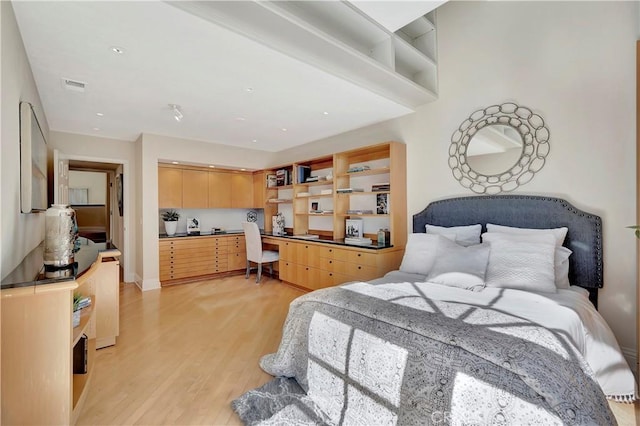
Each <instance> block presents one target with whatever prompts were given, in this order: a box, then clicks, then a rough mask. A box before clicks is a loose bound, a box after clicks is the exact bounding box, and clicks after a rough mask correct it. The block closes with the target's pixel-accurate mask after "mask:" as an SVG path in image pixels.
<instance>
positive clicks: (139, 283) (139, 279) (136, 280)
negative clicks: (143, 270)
mask: <svg viewBox="0 0 640 426" xmlns="http://www.w3.org/2000/svg"><path fill="white" fill-rule="evenodd" d="M134 275H135V277H134V279H133V280H132V281H133V282H134V284H135V285H136V286H137V287H138V289H139V290H140V291H142V277H141V276H140V275H138V274H134Z"/></svg>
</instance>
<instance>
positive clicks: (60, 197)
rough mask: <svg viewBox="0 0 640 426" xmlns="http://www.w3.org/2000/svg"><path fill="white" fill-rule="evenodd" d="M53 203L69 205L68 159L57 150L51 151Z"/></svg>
mask: <svg viewBox="0 0 640 426" xmlns="http://www.w3.org/2000/svg"><path fill="white" fill-rule="evenodd" d="M53 201H54V203H55V204H65V205H66V204H69V159H67V158H65V156H64V154H62V153H61V152H60V151H58V150H57V149H54V150H53Z"/></svg>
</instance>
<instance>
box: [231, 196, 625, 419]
mask: <svg viewBox="0 0 640 426" xmlns="http://www.w3.org/2000/svg"><path fill="white" fill-rule="evenodd" d="M427 225H429V231H428V232H426V231H427ZM478 225H479V226H478ZM488 227H489V228H490V229H491V231H490V232H488V233H487V234H484V232H485V231H487V228H488ZM501 227H515V228H519V229H517V230H514V231H512V230H511V228H501ZM468 228H473V232H474V235H473V238H476V233H477V235H478V237H477V238H478V239H479V235H480V233H481V234H482V235H483V240H484V239H486V242H483V243H482V244H479V241H478V244H476V243H475V242H468V243H465V242H464V241H463V240H464V234H465V233H467V229H468ZM522 228H526V229H533V230H543V231H541V232H538V231H527V233H526V235H525V236H522V235H516V236H513V235H511V234H512V233H516V234H522V232H524V231H522ZM563 228H567V229H566V230H565V231H563V232H566V236H565V235H563V236H562V238H561V239H560V238H559V237H558V236H557V232H556V231H557V230H559V229H563ZM504 229H507V230H506V231H504ZM459 230H461V231H459ZM547 230H553V232H552V235H551V236H549V235H548V234H549V232H548V231H547ZM413 231H414V234H412V235H410V238H409V243H408V245H407V249H406V252H405V257H404V258H403V263H402V265H401V267H400V269H399V270H398V271H393V272H390V273H388V274H386V275H385V276H384V277H381V278H379V279H376V280H373V281H370V282H366V283H364V282H362V283H347V284H344V285H342V286H339V287H333V288H328V289H323V290H319V291H315V292H312V293H309V294H306V295H304V296H302V297H300V298H298V299H296V300H295V301H293V302H292V303H291V306H290V310H289V315H288V317H287V319H286V321H285V325H284V328H283V338H282V342H281V344H280V347H279V348H278V351H277V352H276V353H274V354H269V355H265V356H264V357H263V358H262V360H261V362H260V366H261V367H262V369H263V370H265V371H266V372H267V373H269V374H272V375H273V376H275V378H274V379H273V380H272V381H270V382H268V383H267V384H265V385H264V386H262V387H260V388H258V389H255V390H252V391H249V392H247V393H246V394H244V395H242V396H240V397H239V398H238V399H236V400H235V401H234V402H233V403H232V405H233V408H234V410H235V411H236V412H237V413H238V415H239V416H240V418H241V420H242V421H243V422H244V423H245V424H265V425H267V424H293V423H295V424H433V425H438V424H494V423H497V424H615V423H616V421H615V418H614V416H613V414H612V413H611V411H610V409H609V407H608V404H607V398H610V399H614V400H617V401H627V402H631V401H634V400H635V398H636V384H635V381H634V378H633V374H632V373H631V371H630V370H629V368H628V365H627V363H626V361H625V360H624V358H623V356H622V354H621V353H620V350H619V347H618V345H617V342H616V341H615V338H614V337H613V334H612V332H611V330H610V329H609V328H608V326H607V325H606V323H605V322H604V320H602V317H601V316H600V315H599V314H598V313H597V311H596V306H597V292H598V289H599V288H601V287H602V285H603V256H602V223H601V219H600V218H599V217H598V216H596V215H592V214H589V213H586V212H583V211H581V210H579V209H577V208H575V207H573V206H572V205H571V204H570V203H568V202H567V201H565V200H562V199H558V198H550V197H539V196H521V195H507V196H479V197H462V198H453V199H447V200H442V201H436V202H433V203H431V204H430V205H429V206H427V208H425V210H423V211H422V212H420V213H418V214H416V215H415V216H414V217H413ZM499 231H502V232H503V233H504V234H508V235H506V236H505V235H504V234H502V235H498V236H496V235H495V234H496V233H499V234H500V233H501V232H499ZM425 232H426V234H427V235H422V234H425ZM488 234H493V235H488ZM534 234H535V235H534ZM458 237H460V239H459V238H458ZM416 241H418V242H420V243H419V244H418V243H416ZM532 241H533V242H532ZM420 244H422V245H420ZM425 247H426V249H425ZM419 248H422V249H425V250H426V251H420V250H419ZM429 250H431V251H430V252H429ZM568 250H570V252H569V251H568ZM429 253H435V254H433V255H432V254H429ZM562 253H565V254H564V257H563V258H562V259H564V261H563V265H564V266H563V268H566V267H567V265H568V270H566V269H565V270H564V272H563V273H561V272H560V266H559V265H560V261H561V260H562V259H560V257H562V255H561V254H562ZM566 253H570V255H569V254H566ZM429 256H431V257H433V259H431V258H429ZM500 256H503V257H500ZM518 256H519V257H518ZM427 258H429V260H426V259H427ZM434 259H435V260H434ZM456 259H457V260H456ZM483 262H484V263H483ZM501 262H502V263H504V262H511V263H508V264H507V267H506V268H504V265H502V264H501ZM538 263H540V264H541V265H543V266H540V267H539V266H538ZM452 265H454V266H452ZM482 265H484V266H482ZM531 265H533V266H531ZM482 268H484V269H485V271H484V272H477V271H478V270H480V269H482ZM527 268H529V269H527ZM531 268H533V272H532V271H531ZM549 268H551V272H550V274H551V275H549ZM538 269H539V270H540V271H542V272H540V274H538V272H537V270H538ZM514 271H515V272H514ZM523 271H524V272H523ZM434 272H437V273H435V274H434ZM462 272H464V273H462ZM476 272H477V273H478V274H481V275H482V277H481V278H478V276H476V275H477V274H476ZM485 272H486V276H485ZM491 274H493V275H491ZM545 274H546V275H545ZM563 274H564V275H566V278H568V281H567V282H566V286H564V284H563V285H562V286H561V285H560V283H559V281H558V277H559V276H560V275H563ZM490 275H491V276H490ZM514 277H515V278H514ZM521 277H522V278H521ZM478 280H480V282H481V283H482V285H478V282H479V281H478ZM505 280H506V281H505ZM549 280H551V284H549ZM496 282H497V283H500V282H507V283H514V285H513V286H512V285H507V284H506V285H504V286H502V285H497V286H490V284H491V285H493V284H495V283H496ZM569 283H570V284H571V285H569ZM532 284H533V285H535V286H533V287H532ZM538 285H540V287H537V286H538ZM544 285H546V286H548V285H552V286H554V288H553V290H549V289H548V288H546V287H543V286H544ZM556 286H557V288H556ZM545 288H546V290H545ZM543 290H544V291H543Z"/></svg>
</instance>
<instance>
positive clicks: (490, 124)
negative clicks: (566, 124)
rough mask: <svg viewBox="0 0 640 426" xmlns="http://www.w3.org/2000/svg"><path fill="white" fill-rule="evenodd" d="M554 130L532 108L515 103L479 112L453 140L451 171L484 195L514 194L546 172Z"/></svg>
mask: <svg viewBox="0 0 640 426" xmlns="http://www.w3.org/2000/svg"><path fill="white" fill-rule="evenodd" d="M548 154H549V129H547V127H546V126H545V123H544V120H543V119H542V117H541V116H539V115H538V114H534V113H533V112H532V111H531V110H530V109H528V108H525V107H522V106H518V105H516V104H514V103H504V104H502V105H493V106H490V107H488V108H484V109H481V110H478V111H475V112H474V113H473V114H471V115H470V116H469V118H467V119H466V120H464V121H463V122H462V124H461V125H460V127H459V128H458V129H457V130H456V131H455V132H454V133H453V135H452V136H451V146H450V147H449V166H450V167H451V170H452V172H453V176H454V177H455V178H456V179H457V180H458V182H460V184H461V185H462V186H464V187H465V188H469V189H471V190H472V191H474V192H476V193H478V194H497V193H500V192H506V191H513V190H514V189H516V188H517V187H518V186H520V185H524V184H525V183H527V182H529V181H530V180H531V179H532V178H533V176H534V175H535V174H536V173H537V172H538V171H540V169H542V167H543V166H544V163H545V159H546V157H547V155H548Z"/></svg>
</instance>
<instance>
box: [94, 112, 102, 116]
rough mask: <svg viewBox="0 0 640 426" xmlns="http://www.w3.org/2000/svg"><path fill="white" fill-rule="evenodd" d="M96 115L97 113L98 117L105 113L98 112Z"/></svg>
mask: <svg viewBox="0 0 640 426" xmlns="http://www.w3.org/2000/svg"><path fill="white" fill-rule="evenodd" d="M96 115H97V116H98V117H104V114H103V113H101V112H96Z"/></svg>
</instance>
